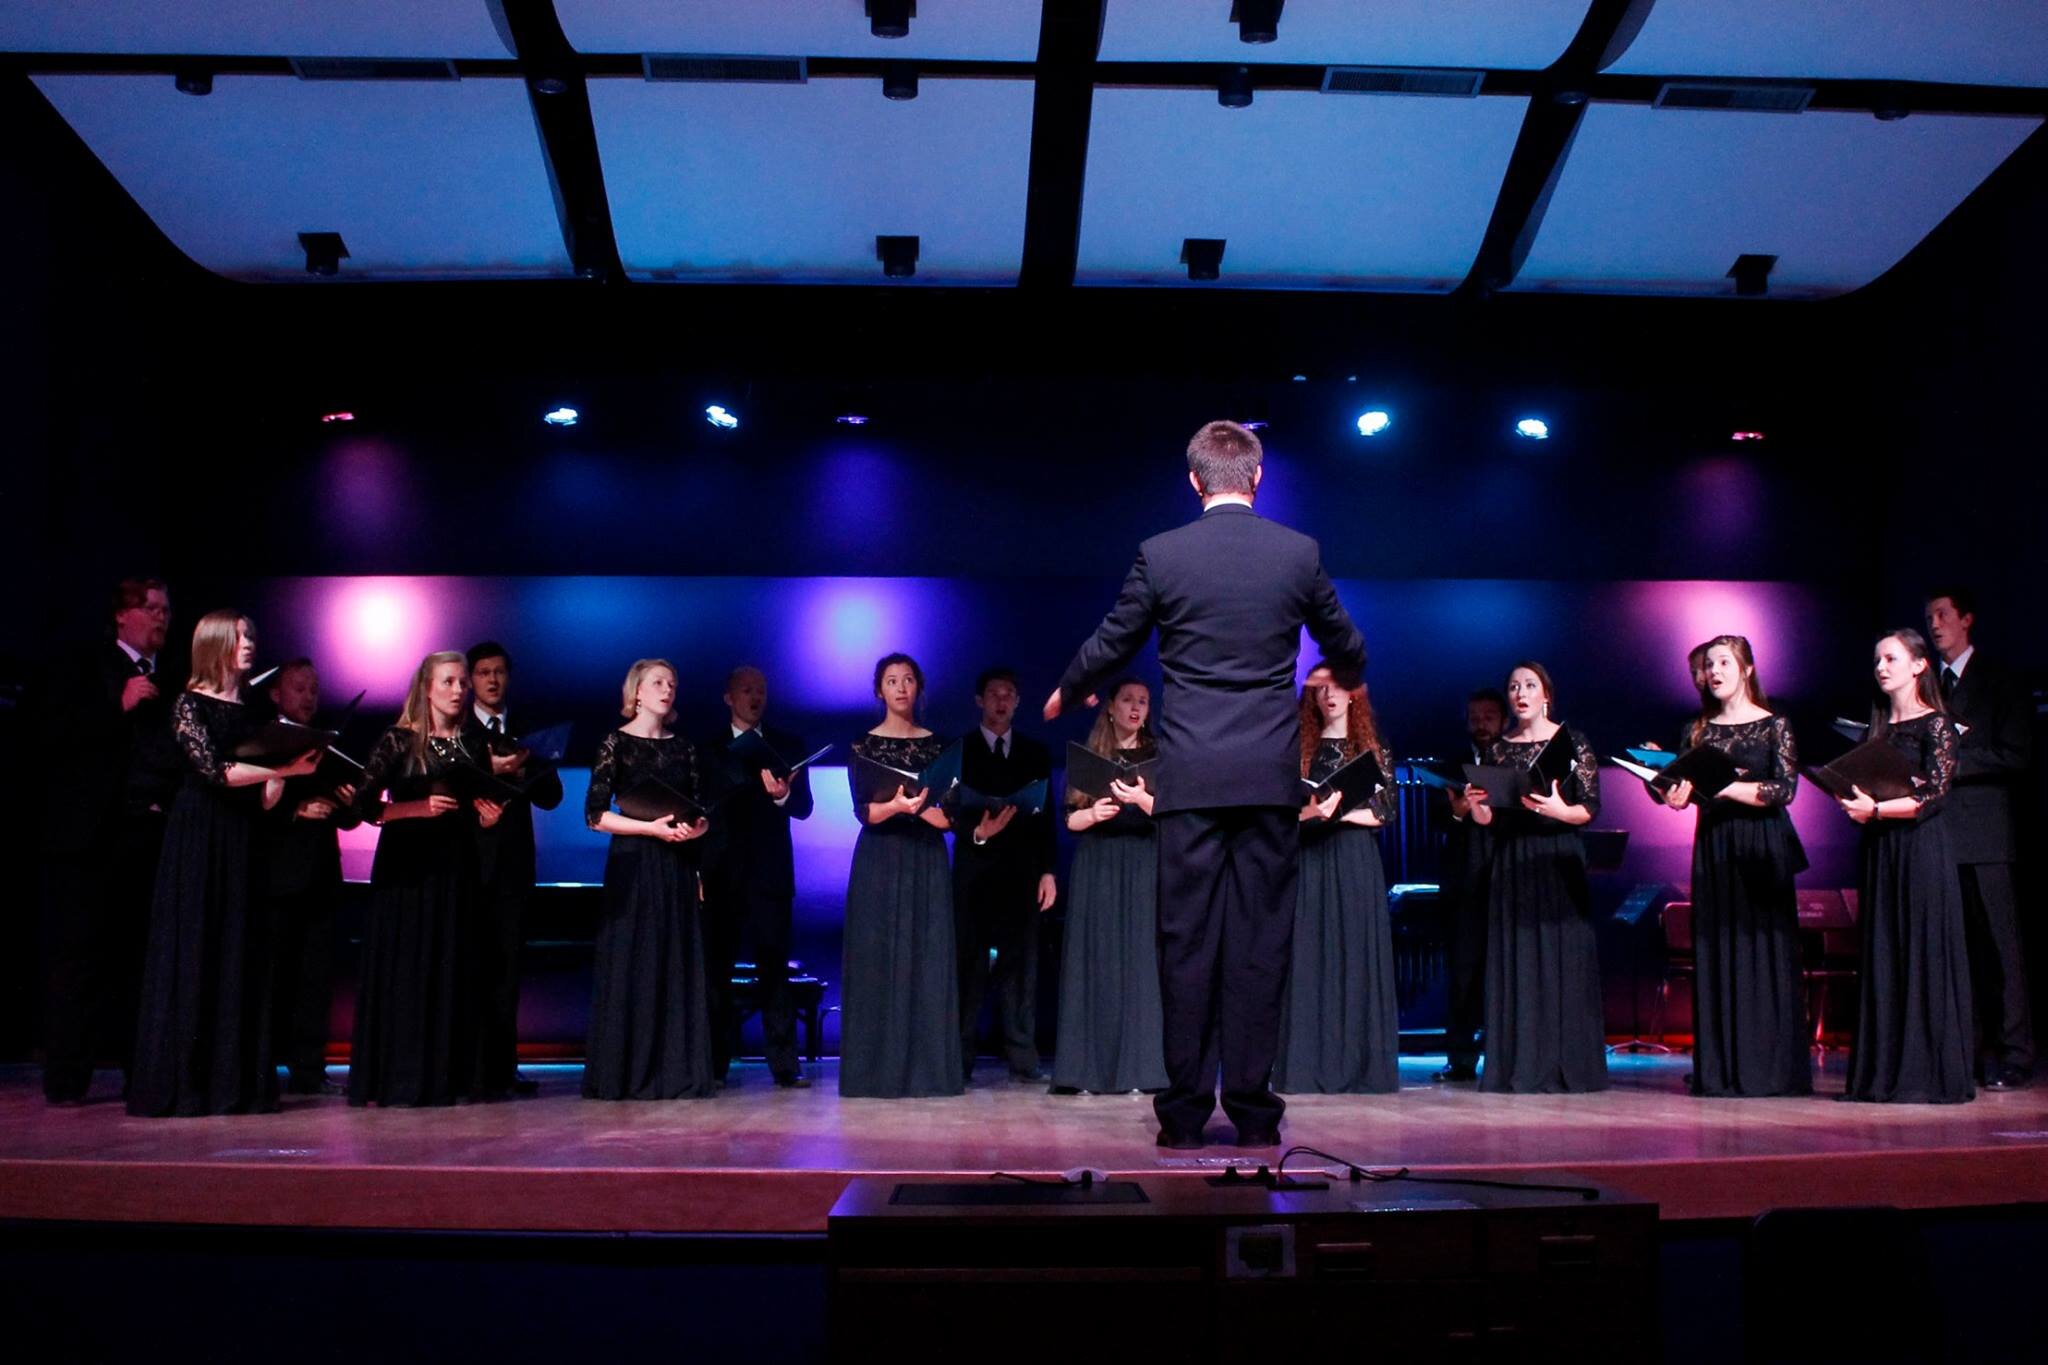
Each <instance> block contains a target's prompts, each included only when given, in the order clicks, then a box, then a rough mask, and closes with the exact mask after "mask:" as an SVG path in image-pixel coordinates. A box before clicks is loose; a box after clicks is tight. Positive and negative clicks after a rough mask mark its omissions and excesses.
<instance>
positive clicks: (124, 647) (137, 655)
mask: <svg viewBox="0 0 2048 1365" xmlns="http://www.w3.org/2000/svg"><path fill="white" fill-rule="evenodd" d="M114 643H115V644H117V645H119V646H120V647H121V652H122V653H123V654H126V655H127V656H128V658H129V660H130V662H133V663H138V664H139V663H147V664H148V665H149V671H150V672H152V673H154V672H156V655H154V654H144V653H143V652H142V651H141V650H139V649H137V648H136V647H135V646H134V645H131V644H129V643H128V642H127V641H126V640H123V639H121V638H120V637H119V636H115V637H114Z"/></svg>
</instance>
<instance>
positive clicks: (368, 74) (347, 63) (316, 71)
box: [291, 57, 460, 81]
mask: <svg viewBox="0 0 2048 1365" xmlns="http://www.w3.org/2000/svg"><path fill="white" fill-rule="evenodd" d="M291 64H292V74H293V75H295V76H297V77H298V78H299V79H300V80H302V81H452V80H458V79H460V77H458V76H457V75H456V74H455V63H454V62H451V61H444V60H442V59H440V58H438V57H293V58H292V59H291Z"/></svg>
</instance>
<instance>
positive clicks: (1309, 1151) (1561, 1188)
mask: <svg viewBox="0 0 2048 1365" xmlns="http://www.w3.org/2000/svg"><path fill="white" fill-rule="evenodd" d="M1297 1155H1300V1156H1314V1157H1321V1158H1322V1159H1323V1160H1324V1161H1331V1162H1335V1163H1336V1164H1337V1165H1339V1166H1342V1167H1343V1168H1344V1169H1345V1170H1346V1171H1347V1172H1349V1173H1350V1175H1351V1179H1352V1180H1353V1181H1368V1182H1370V1183H1372V1184H1375V1185H1384V1184H1389V1183H1391V1182H1393V1181H1397V1180H1402V1181H1407V1182H1408V1183H1409V1184H1413V1185H1470V1186H1474V1187H1475V1188H1479V1189H1489V1190H1540V1191H1542V1192H1544V1193H1546V1194H1575V1195H1577V1196H1578V1197H1579V1198H1581V1199H1587V1200H1591V1199H1598V1198H1599V1197H1600V1191H1598V1190H1597V1189H1594V1188H1593V1187H1592V1186H1591V1185H1542V1184H1535V1183H1531V1182H1524V1181H1518V1180H1485V1179H1482V1178H1480V1177H1479V1176H1469V1175H1467V1176H1457V1175H1416V1174H1415V1173H1414V1172H1413V1171H1410V1170H1409V1169H1408V1168H1407V1167H1406V1166H1402V1167H1400V1168H1399V1169H1397V1170H1392V1171H1373V1170H1368V1169H1366V1168H1365V1167H1363V1166H1361V1165H1359V1164H1358V1163H1357V1162H1355V1161H1350V1160H1347V1159H1346V1158H1344V1157H1341V1156H1336V1155H1334V1154H1332V1153H1330V1152H1325V1151H1323V1150H1322V1149H1320V1148H1317V1147H1309V1146H1305V1145H1297V1146H1294V1147H1289V1148H1288V1149H1287V1150H1286V1151H1284V1152H1282V1153H1281V1154H1280V1162H1279V1164H1278V1165H1276V1166H1275V1167H1274V1168H1273V1177H1274V1179H1276V1180H1277V1179H1279V1178H1280V1177H1281V1176H1283V1175H1285V1174H1286V1172H1287V1158H1289V1157H1291V1156H1297Z"/></svg>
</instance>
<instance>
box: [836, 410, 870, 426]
mask: <svg viewBox="0 0 2048 1365" xmlns="http://www.w3.org/2000/svg"><path fill="white" fill-rule="evenodd" d="M832 420H833V421H835V422H837V423H838V424H839V425H840V426H842V427H864V426H866V425H867V424H868V419H867V418H865V417H863V416H862V415H861V414H859V413H857V412H844V413H841V414H840V415H839V416H837V417H834V418H833V419H832Z"/></svg>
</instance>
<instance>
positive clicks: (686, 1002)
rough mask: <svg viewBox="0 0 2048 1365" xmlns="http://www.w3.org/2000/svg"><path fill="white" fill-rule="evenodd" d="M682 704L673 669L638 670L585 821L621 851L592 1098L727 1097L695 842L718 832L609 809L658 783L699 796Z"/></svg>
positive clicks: (588, 1065)
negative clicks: (719, 1067) (716, 1048)
mask: <svg viewBox="0 0 2048 1365" xmlns="http://www.w3.org/2000/svg"><path fill="white" fill-rule="evenodd" d="M675 701H676V671H675V668H674V667H673V666H672V665H670V664H669V663H668V661H667V660H665V659H642V660H640V661H639V662H637V663H635V664H634V665H633V667H632V668H631V669H630V670H628V671H627V673H626V681H625V685H624V687H623V688H622V689H621V696H620V711H621V713H622V714H623V715H624V716H625V717H626V723H625V724H624V725H622V726H620V727H619V728H617V729H615V730H613V731H612V732H611V733H610V734H608V735H606V736H605V737H604V740H603V742H602V743H600V744H599V745H598V748H597V760H596V762H594V763H592V764H591V766H590V791H589V794H588V796H587V797H586V798H585V800H584V803H583V813H584V816H585V818H586V819H588V820H589V822H590V827H591V828H592V829H595V830H598V831H601V832H602V833H605V834H609V835H611V836H612V842H611V849H610V851H609V852H608V853H607V854H606V855H605V861H604V914H603V917H602V918H600V919H599V920H598V923H597V945H596V948H597V951H596V961H595V962H594V963H593V964H592V968H591V975H592V992H591V1001H590V1041H589V1044H588V1046H587V1047H586V1049H585V1053H586V1056H585V1060H584V1063H583V1095H584V1098H586V1099H595V1100H680V1099H701V1098H703V1097H704V1096H707V1095H711V1094H714V1093H716V1092H717V1089H718V1077H717V1075H716V1073H715V1072H714V1071H713V1069H712V1064H711V989H710V985H709V982H708V981H707V980H706V968H705V961H704V930H703V915H702V903H701V899H700V897H699V895H698V871H697V852H698V846H697V844H696V842H695V841H696V840H698V839H701V838H702V837H703V836H704V834H705V833H706V832H707V831H708V830H709V829H710V823H709V821H707V820H703V819H699V820H696V821H694V822H692V823H689V824H684V823H682V822H681V821H679V820H677V819H676V817H675V816H674V815H664V816H662V817H661V818H660V819H658V820H635V819H631V818H629V817H627V816H625V815H623V814H621V813H620V812H618V811H615V810H613V809H612V801H613V798H614V797H615V796H619V795H622V794H625V793H628V792H631V791H632V790H633V788H634V787H635V786H636V785H638V784H640V783H642V782H644V781H647V780H649V779H652V780H653V781H656V782H660V783H661V784H662V785H663V786H665V787H667V788H669V789H670V790H672V791H674V792H676V793H678V794H679V795H681V796H684V797H687V798H689V799H691V800H693V801H694V800H699V799H701V789H700V786H699V782H698V775H697V762H696V754H695V751H694V750H692V748H691V747H690V741H688V740H687V739H684V738H682V737H681V736H680V735H677V734H674V733H673V732H671V731H670V730H669V728H668V720H669V716H670V714H671V713H672V712H673V711H674V709H675Z"/></svg>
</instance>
